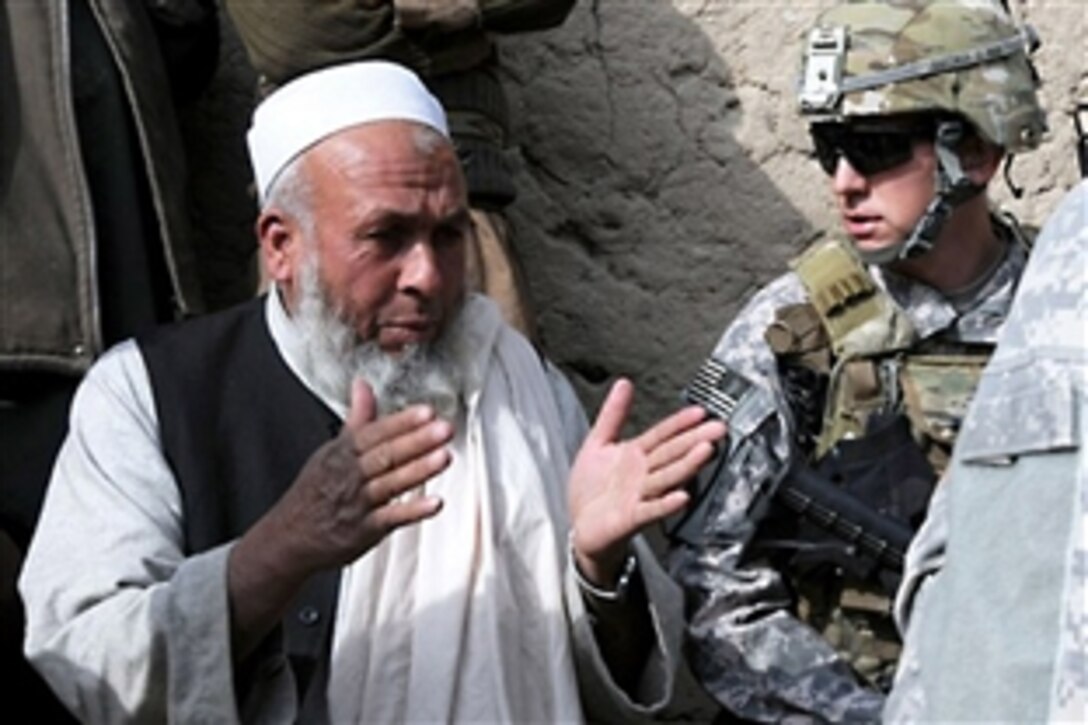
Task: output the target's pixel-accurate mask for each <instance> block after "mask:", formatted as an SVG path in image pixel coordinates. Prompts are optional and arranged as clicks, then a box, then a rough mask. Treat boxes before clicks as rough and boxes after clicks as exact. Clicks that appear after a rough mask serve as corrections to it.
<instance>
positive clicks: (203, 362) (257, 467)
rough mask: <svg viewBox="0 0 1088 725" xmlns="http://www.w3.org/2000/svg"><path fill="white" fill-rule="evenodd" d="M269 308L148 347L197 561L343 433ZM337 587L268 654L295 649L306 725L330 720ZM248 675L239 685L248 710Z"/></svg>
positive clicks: (325, 577) (320, 591) (222, 318)
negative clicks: (325, 715)
mask: <svg viewBox="0 0 1088 725" xmlns="http://www.w3.org/2000/svg"><path fill="white" fill-rule="evenodd" d="M264 304H265V300H264V298H263V297H261V298H259V299H256V300H252V301H250V302H247V303H245V304H243V305H240V306H238V307H234V308H231V309H229V310H226V311H224V312H221V313H218V314H214V315H208V316H205V317H201V318H198V319H195V320H191V321H188V322H184V323H181V324H178V325H172V326H169V327H164V328H160V329H158V330H156V331H154V332H152V333H151V334H149V335H147V336H145V337H143V338H141V339H140V340H139V347H140V350H141V352H142V354H143V358H144V361H145V362H146V364H147V370H148V374H149V376H150V380H151V388H152V391H153V393H154V398H155V406H156V409H157V412H158V420H159V435H160V438H161V444H162V449H163V453H164V455H165V458H166V461H167V463H168V464H169V466H170V469H171V471H172V472H173V474H174V477H175V479H176V480H177V485H178V488H179V489H180V492H181V501H182V513H183V526H184V536H185V540H184V542H183V544H182V546H183V549H184V551H185V553H186V555H191V554H196V553H199V552H202V551H206V550H208V549H211V548H214V547H216V546H219V545H220V544H223V543H226V542H228V541H231V540H232V539H235V538H238V537H239V536H241V535H242V534H243V533H244V532H245V531H246V530H247V529H249V527H250V526H252V525H253V523H254V522H255V521H256V520H257V519H259V518H260V517H261V516H262V515H263V514H264V513H265V512H266V511H267V510H268V509H269V508H271V507H272V505H273V504H274V503H275V502H276V501H277V500H278V499H279V498H280V496H281V495H282V494H283V493H284V491H286V490H287V488H288V487H290V485H291V483H292V481H294V479H295V476H296V475H297V474H298V472H299V471H300V470H301V469H302V466H303V464H304V463H305V462H306V460H307V458H309V456H310V454H311V453H313V451H314V450H316V449H317V448H318V447H319V446H321V445H322V444H324V443H325V442H326V441H328V440H329V439H330V438H332V437H334V436H336V435H337V433H338V432H339V430H340V427H341V422H340V420H339V419H338V418H337V417H336V415H335V414H334V413H333V412H332V411H330V410H329V409H328V408H327V407H326V406H325V405H324V404H323V403H322V402H321V401H320V400H318V399H317V398H316V397H314V395H313V394H312V393H310V392H309V391H308V390H307V389H306V388H305V387H304V386H303V385H302V383H301V382H299V380H298V379H297V378H296V377H295V376H294V374H293V373H292V372H291V371H290V369H288V367H287V365H286V364H285V363H284V361H283V359H282V358H281V357H280V354H279V351H278V350H277V349H276V347H275V345H274V343H273V341H272V338H271V336H270V334H269V331H268V327H267V325H266V323H265V319H264ZM338 585H339V572H338V571H333V572H327V573H325V574H322V575H319V576H316V577H314V578H313V579H311V580H310V581H309V582H308V583H307V585H306V587H305V588H304V589H303V591H302V592H301V594H300V595H299V597H298V599H297V600H296V601H295V602H294V603H293V605H292V607H291V608H290V609H289V610H288V611H289V613H288V616H287V617H286V618H285V619H284V621H283V622H282V625H281V627H282V631H283V634H284V635H285V636H284V638H283V640H281V638H280V636H279V632H274V633H273V634H272V635H270V636H269V637H268V638H267V639H266V641H265V642H264V643H263V644H262V646H261V651H262V652H268V651H269V650H271V649H274V648H276V647H279V646H280V642H281V641H284V642H286V648H287V652H288V654H289V655H290V662H291V667H292V669H293V670H294V674H295V677H296V681H297V682H298V685H299V701H300V702H301V703H303V704H302V709H303V714H302V715H301V716H300V718H301V719H304V720H305V721H306V722H312V721H314V719H315V716H316V711H314V710H313V708H315V707H316V708H319V711H320V710H323V708H324V687H325V677H324V673H325V665H326V664H327V660H328V652H329V641H330V640H329V638H330V634H331V624H332V617H333V614H334V612H335V606H336V596H337V587H338ZM261 659H262V657H261V656H260V652H259V653H258V654H257V655H255V656H254V657H252V658H251V660H252V661H253V662H259V661H260V660H261ZM315 672H316V673H317V676H316V677H315V676H314V675H315ZM249 675H250V673H247V672H237V673H236V686H237V689H238V692H239V693H240V694H239V697H240V699H241V698H244V693H245V691H246V689H247V688H246V681H247V678H248V676H249Z"/></svg>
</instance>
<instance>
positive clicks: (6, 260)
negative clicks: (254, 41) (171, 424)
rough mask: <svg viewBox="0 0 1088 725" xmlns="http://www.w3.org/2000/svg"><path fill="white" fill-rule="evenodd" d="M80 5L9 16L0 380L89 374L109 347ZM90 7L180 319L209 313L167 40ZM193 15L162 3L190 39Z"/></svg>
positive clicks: (31, 7) (126, 6) (147, 25)
mask: <svg viewBox="0 0 1088 725" xmlns="http://www.w3.org/2000/svg"><path fill="white" fill-rule="evenodd" d="M69 1H70V0H49V1H48V2H25V1H23V0H9V1H7V2H4V3H3V5H2V6H0V89H2V91H3V98H4V101H3V103H2V104H0V371H3V370H8V371H12V370H41V371H51V372H60V373H72V374H80V373H82V372H83V371H84V370H85V369H86V368H87V367H88V366H89V365H90V363H91V361H92V360H93V359H94V358H95V357H96V356H97V355H98V354H99V353H101V352H102V350H103V348H104V346H105V345H106V344H107V341H106V340H105V335H104V334H103V324H102V307H101V306H102V295H101V292H102V290H101V286H102V281H101V274H100V269H99V255H98V251H99V240H98V239H97V238H96V232H95V230H96V219H95V216H94V203H93V199H92V196H91V189H90V188H89V186H88V184H87V182H86V179H87V173H86V169H85V167H84V158H83V156H82V155H81V148H80V140H79V129H78V128H77V123H76V121H77V119H76V113H75V104H74V100H73V99H74V92H75V91H76V90H77V89H75V88H74V77H73V75H74V71H75V72H80V71H83V72H93V71H94V68H88V67H76V68H74V69H73V68H72V67H70V65H69V63H68V62H67V60H68V58H69V51H70V46H69V45H68V43H69V39H70V36H71V34H70V27H69V21H70V19H71V17H72V16H71V14H70V12H69V11H70V8H69V6H68V3H69ZM72 1H76V0H72ZM78 2H81V3H86V4H87V5H88V6H89V8H90V10H91V11H92V13H93V18H94V21H95V22H96V23H97V24H98V26H99V27H100V29H101V31H102V34H103V36H104V38H105V41H106V46H107V47H108V50H109V53H110V55H111V56H112V60H113V61H114V63H115V65H116V67H117V69H118V71H119V74H120V78H121V87H122V88H123V93H124V94H125V99H126V101H127V105H128V107H129V108H130V109H131V117H132V122H133V125H134V127H135V137H136V138H137V139H138V144H139V149H140V151H141V153H140V154H139V158H141V159H142V163H143V167H142V170H141V171H142V176H143V177H144V178H146V181H147V184H146V186H147V187H148V189H149V193H150V196H151V199H150V204H149V207H150V208H151V209H153V210H154V221H153V222H152V228H156V227H157V230H158V237H159V239H160V240H161V255H160V256H161V257H162V263H163V266H164V267H165V272H164V277H165V278H166V279H167V280H168V282H167V284H168V286H169V291H168V293H169V296H170V298H171V300H170V301H171V302H172V306H173V308H174V309H173V313H174V316H178V317H180V316H184V315H188V314H191V313H194V312H197V311H199V310H200V308H201V302H200V294H199V290H198V287H197V278H196V270H195V267H194V261H193V258H192V253H191V251H190V249H189V246H188V243H189V241H188V232H187V222H186V217H185V214H186V207H185V201H184V186H183V185H184V179H185V173H184V162H183V158H182V147H181V141H180V138H179V132H178V129H177V123H176V118H175V109H174V106H173V104H172V99H171V91H170V89H171V85H170V80H169V77H168V75H167V72H166V70H165V68H164V64H163V63H161V62H156V61H157V60H158V59H159V58H161V57H162V56H161V51H160V48H159V47H158V43H159V40H158V39H157V38H156V29H155V28H154V27H152V26H151V20H150V18H149V15H148V13H147V12H146V11H145V10H144V6H143V4H142V3H137V2H134V1H133V0H78ZM193 5H194V2H192V1H190V2H184V1H182V0H178V1H176V2H165V3H158V4H157V6H161V7H159V9H158V10H157V12H163V13H166V14H170V13H171V11H175V10H176V12H173V14H172V16H171V17H170V18H169V23H168V25H172V26H173V27H175V28H181V27H182V26H183V25H184V23H185V22H186V14H187V9H188V8H187V7H186V6H193ZM190 15H191V13H190ZM212 19H213V20H214V17H213V18H212ZM201 22H204V23H207V19H206V18H201ZM115 133H123V129H117V130H116V131H115ZM103 136H104V137H108V134H103ZM104 140H106V139H105V138H104ZM157 253H158V250H156V254H157ZM122 261H123V260H122Z"/></svg>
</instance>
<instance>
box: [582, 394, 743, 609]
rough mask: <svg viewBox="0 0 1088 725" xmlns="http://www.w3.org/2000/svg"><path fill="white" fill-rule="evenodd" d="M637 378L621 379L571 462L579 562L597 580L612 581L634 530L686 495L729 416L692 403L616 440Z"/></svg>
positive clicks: (681, 501)
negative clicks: (711, 415)
mask: <svg viewBox="0 0 1088 725" xmlns="http://www.w3.org/2000/svg"><path fill="white" fill-rule="evenodd" d="M633 399H634V386H633V385H632V384H631V382H630V381H628V380H624V379H621V380H619V381H617V382H616V383H615V384H614V385H613V386H612V389H611V390H610V391H609V393H608V397H607V398H606V399H605V401H604V404H603V405H602V406H601V410H600V412H599V413H598V415H597V420H596V421H595V422H594V424H593V428H592V429H591V430H590V431H589V435H588V436H587V438H586V441H585V443H583V444H582V448H581V450H580V451H579V452H578V456H577V458H576V459H575V461H574V466H573V468H572V469H571V474H570V479H569V484H568V486H569V488H568V496H569V500H570V514H571V525H572V545H573V548H574V556H575V563H576V565H577V566H578V570H579V571H580V572H581V574H582V576H583V577H585V578H586V579H587V580H589V582H590V583H592V584H594V585H595V586H601V587H603V588H611V587H612V586H613V584H614V583H615V581H616V578H617V577H618V575H619V571H620V567H621V566H622V565H623V560H624V558H625V557H626V554H627V544H628V541H629V540H630V538H631V537H632V536H633V535H634V534H636V533H638V532H639V531H640V530H641V529H642V527H644V526H646V525H647V524H649V523H652V522H654V521H659V520H661V519H663V518H665V517H667V516H671V515H672V514H674V513H676V512H677V511H679V510H680V509H682V508H683V507H684V506H685V505H686V504H687V502H688V498H689V496H688V493H687V491H685V490H684V489H683V488H682V486H683V484H685V483H686V482H687V481H689V480H690V479H691V478H692V477H693V476H694V475H695V474H696V473H697V472H698V470H699V468H700V467H701V466H702V465H703V464H704V463H706V461H707V460H708V459H709V458H710V456H711V454H712V453H713V451H714V442H715V441H717V440H719V439H721V438H722V437H723V436H724V435H725V424H724V423H722V422H721V421H718V420H710V421H708V420H706V412H705V411H704V410H703V409H702V408H700V407H698V406H692V407H689V408H684V409H683V410H681V411H679V412H677V413H674V414H672V415H670V416H669V417H667V418H665V419H664V420H662V421H660V422H658V423H657V424H656V425H654V426H653V427H651V428H650V429H649V430H647V431H646V432H644V433H642V434H641V435H639V436H638V437H636V438H632V439H630V440H625V441H621V440H619V436H620V433H621V431H622V429H623V425H624V423H625V422H626V421H627V416H628V414H629V413H630V410H631V404H632V401H633Z"/></svg>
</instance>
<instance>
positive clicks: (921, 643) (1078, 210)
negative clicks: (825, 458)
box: [885, 182, 1088, 722]
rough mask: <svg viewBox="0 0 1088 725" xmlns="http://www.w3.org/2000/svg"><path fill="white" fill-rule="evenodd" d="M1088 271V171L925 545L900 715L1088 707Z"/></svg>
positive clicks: (1052, 717)
mask: <svg viewBox="0 0 1088 725" xmlns="http://www.w3.org/2000/svg"><path fill="white" fill-rule="evenodd" d="M1086 269H1088V182H1082V183H1081V185H1080V186H1079V187H1078V188H1077V189H1075V190H1074V191H1073V192H1072V193H1071V194H1070V195H1069V196H1068V197H1067V198H1066V200H1065V201H1064V202H1063V203H1062V205H1061V206H1060V207H1059V208H1058V210H1057V211H1056V213H1055V214H1054V215H1053V216H1052V217H1051V219H1050V221H1049V222H1048V223H1047V225H1046V226H1045V227H1044V230H1043V232H1042V234H1041V236H1040V238H1039V241H1038V243H1037V245H1036V247H1035V251H1034V252H1033V254H1032V259H1031V264H1030V265H1029V266H1028V269H1027V272H1026V273H1025V275H1024V278H1023V281H1022V283H1021V286H1020V291H1019V292H1018V294H1017V298H1016V301H1015V303H1014V305H1013V309H1012V312H1011V314H1010V317H1009V322H1008V324H1007V325H1006V326H1005V328H1004V330H1003V332H1002V335H1001V338H1000V340H999V345H998V348H997V351H996V352H995V354H994V357H993V359H992V360H991V363H990V365H989V366H988V367H987V368H986V371H985V372H984V374H983V378H982V381H981V383H980V385H979V388H978V393H977V394H976V397H975V400H974V402H973V403H972V406H971V409H970V412H969V414H968V417H967V421H966V423H965V425H964V429H963V432H962V433H961V435H960V439H959V443H958V444H957V448H956V454H955V458H954V460H953V464H952V467H951V468H950V470H949V474H948V477H947V479H946V481H945V482H944V483H942V485H941V487H940V488H939V489H938V493H937V494H936V495H935V496H934V499H933V506H932V508H931V511H930V514H929V517H928V518H927V520H926V523H925V525H924V526H923V528H922V530H921V531H920V532H919V534H918V536H917V538H916V539H915V541H914V543H913V544H912V545H911V550H910V554H909V556H908V561H907V577H906V579H905V580H904V584H903V587H902V588H901V590H900V596H899V599H898V601H897V606H896V615H897V619H898V621H899V623H900V625H901V626H904V627H905V631H906V644H905V649H904V653H903V658H902V661H901V666H900V670H899V673H898V675H897V677H896V683H895V687H894V689H893V691H892V695H891V697H890V698H889V701H888V707H887V710H886V713H885V714H886V717H887V719H888V720H889V721H893V722H931V721H934V720H939V721H943V722H950V721H960V720H980V721H990V722H993V721H1003V722H1085V721H1086V719H1088V712H1086V710H1085V703H1086V694H1088V660H1086V651H1088V615H1086V612H1085V609H1086V606H1088V598H1086V597H1088V589H1086V587H1085V584H1086V578H1088V566H1086V564H1088V538H1086V535H1088V534H1086V532H1088V529H1086V527H1085V524H1086V520H1088V519H1086V516H1088V456H1086V455H1085V451H1086V450H1088V433H1086V431H1088V426H1086V423H1088V328H1086V324H1088V323H1086V322H1085V321H1086V320H1088V286H1086V285H1085V276H1084V275H1085V270H1086ZM946 564H947V565H946ZM967 653H975V654H976V656H966V655H967Z"/></svg>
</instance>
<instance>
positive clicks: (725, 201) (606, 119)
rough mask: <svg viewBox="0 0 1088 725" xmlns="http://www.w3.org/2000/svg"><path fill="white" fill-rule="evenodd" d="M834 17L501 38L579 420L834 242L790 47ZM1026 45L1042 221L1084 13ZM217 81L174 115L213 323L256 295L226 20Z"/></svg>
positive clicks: (695, 20)
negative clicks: (817, 242)
mask: <svg viewBox="0 0 1088 725" xmlns="http://www.w3.org/2000/svg"><path fill="white" fill-rule="evenodd" d="M832 2H833V0H581V2H580V3H579V4H578V5H577V6H576V7H575V9H574V11H573V13H572V15H571V16H570V18H569V19H568V21H567V22H566V23H565V24H564V25H563V26H562V27H560V28H557V29H555V30H552V31H548V32H545V33H536V34H530V35H522V36H512V37H508V38H504V39H503V40H502V42H501V46H500V50H501V56H502V58H503V61H504V68H505V73H504V82H505V84H506V86H507V88H508V90H509V93H510V97H511V101H512V110H513V116H514V118H515V125H516V141H517V144H516V146H515V147H514V148H512V149H511V152H510V158H511V162H512V163H513V164H514V166H515V167H516V169H517V179H518V184H519V188H520V197H519V199H518V201H517V202H516V203H515V205H514V207H513V209H512V211H511V218H512V220H513V223H514V225H515V229H516V238H515V240H514V243H515V247H516V249H517V251H518V254H519V256H520V258H521V260H522V265H523V267H524V270H525V273H526V276H527V279H528V282H529V285H530V290H531V294H532V299H533V302H534V305H535V307H536V310H537V313H538V317H539V322H540V331H541V338H542V343H543V345H544V347H545V349H546V351H547V353H548V354H549V355H550V356H551V357H552V358H553V359H554V360H555V361H556V362H558V363H559V364H560V365H561V366H562V367H563V368H564V369H565V370H566V371H567V372H568V373H569V374H570V376H571V378H572V380H573V381H574V383H575V385H576V387H577V389H578V391H579V393H580V394H581V395H582V397H583V400H584V401H585V403H586V405H587V408H588V409H589V410H590V411H593V410H595V409H596V406H597V404H598V403H599V401H600V399H601V396H602V395H603V393H604V392H605V391H606V390H607V385H608V383H609V382H610V381H611V380H613V379H614V378H615V377H616V376H619V375H625V376H629V377H631V378H632V379H633V380H634V381H635V383H636V385H637V389H638V391H639V393H638V397H637V399H636V407H635V412H634V416H633V422H634V423H635V424H638V425H641V424H643V423H645V422H647V421H649V420H650V419H651V418H654V417H657V416H659V415H660V414H662V413H664V412H667V411H669V410H671V409H672V408H674V407H675V406H676V405H677V401H678V395H679V391H680V390H681V389H682V387H683V386H684V384H685V382H686V381H687V380H688V379H689V378H690V376H691V375H692V373H693V372H694V370H695V369H696V368H697V366H698V365H699V364H700V363H701V361H702V360H703V358H704V357H705V356H706V355H707V354H708V353H709V351H710V349H711V348H712V347H713V344H714V342H715V341H716V339H717V337H718V336H719V334H720V333H721V331H722V330H723V328H724V327H725V325H726V324H727V323H728V322H729V320H730V319H731V318H732V317H733V315H734V314H735V313H736V312H737V311H738V309H739V307H740V306H741V305H742V304H743V303H744V301H745V300H746V299H747V298H748V297H749V296H750V295H751V294H752V293H753V292H754V290H756V289H757V288H758V287H759V286H760V285H762V284H764V283H765V282H767V281H768V280H770V279H771V278H772V277H773V276H775V275H776V274H778V273H779V272H780V271H781V270H782V269H783V267H784V263H785V261H786V260H787V259H788V258H789V257H790V256H792V255H793V254H795V253H797V252H798V251H799V250H801V249H802V248H803V247H804V246H805V245H806V244H808V243H809V242H811V241H813V240H814V239H817V238H819V237H821V236H823V235H825V234H834V233H836V228H837V227H836V224H837V222H836V218H835V215H834V213H833V209H832V201H831V195H830V193H829V192H828V189H827V181H826V177H824V176H823V174H822V173H821V172H820V170H819V169H818V168H817V166H816V164H815V163H814V162H813V161H812V160H811V158H810V157H809V144H808V137H807V134H806V131H805V125H804V123H803V122H802V121H801V119H800V118H799V117H798V115H797V113H796V110H795V99H794V93H793V89H794V85H795V79H796V76H797V71H798V67H799V59H800V49H801V38H802V36H803V35H804V33H805V31H806V30H807V29H808V28H809V27H810V25H811V24H812V21H813V19H814V18H815V16H816V14H817V13H818V12H819V11H820V9H821V8H824V7H827V6H828V5H830V4H832ZM1010 4H1011V6H1012V12H1013V13H1014V15H1015V16H1016V17H1017V18H1019V19H1020V20H1022V21H1025V22H1029V23H1031V24H1033V25H1034V26H1035V27H1036V29H1037V30H1038V31H1039V34H1040V36H1041V37H1042V40H1043V46H1042V48H1041V50H1040V51H1039V53H1038V54H1037V55H1036V60H1037V65H1038V68H1039V71H1040V74H1041V75H1042V77H1043V79H1044V82H1045V85H1044V87H1043V90H1042V100H1043V103H1044V104H1045V106H1046V108H1047V109H1048V111H1049V122H1050V126H1051V133H1050V137H1049V138H1048V139H1047V141H1046V142H1045V144H1044V145H1043V146H1042V148H1041V149H1039V150H1038V151H1036V152H1034V153H1032V154H1030V155H1025V156H1023V157H1022V158H1018V159H1017V162H1016V163H1015V165H1014V166H1013V169H1012V177H1013V180H1014V181H1015V182H1016V183H1017V184H1018V185H1020V186H1022V187H1024V190H1025V193H1024V196H1023V198H1021V199H1018V200H1017V199H1013V198H1012V195H1011V194H1010V193H1009V192H1008V190H1007V188H1006V185H1005V183H1004V182H1003V181H1002V180H1001V179H997V180H996V181H995V183H994V184H993V190H994V194H993V196H994V198H995V199H996V200H997V201H998V202H1000V203H1001V204H1003V205H1005V206H1007V208H1009V209H1011V210H1012V211H1014V212H1015V213H1016V214H1018V215H1019V216H1020V217H1021V219H1022V220H1023V221H1025V222H1026V223H1028V224H1038V223H1040V222H1041V221H1042V219H1043V218H1044V217H1045V214H1046V212H1047V210H1049V209H1050V208H1051V207H1052V206H1053V205H1054V204H1055V202H1056V201H1057V199H1058V198H1059V197H1060V195H1061V193H1062V192H1063V191H1064V190H1065V189H1067V188H1069V187H1070V186H1071V185H1072V184H1073V183H1074V182H1075V180H1076V178H1077V174H1078V172H1077V167H1076V160H1075V156H1074V153H1073V149H1074V128H1073V124H1072V121H1071V119H1070V116H1069V112H1070V110H1071V109H1072V108H1073V104H1074V101H1075V99H1077V98H1078V97H1080V98H1085V99H1088V0H1011V2H1010ZM223 22H224V49H223V55H222V63H221V67H220V70H219V73H218V75H217V76H216V79H215V81H214V83H213V86H212V88H211V89H210V90H209V92H208V94H207V96H206V97H205V98H204V100H203V101H202V102H201V103H200V104H199V105H198V106H197V107H196V108H194V109H189V110H188V111H186V113H185V116H184V118H183V121H184V128H185V130H186V136H187V138H188V142H189V151H190V158H191V160H192V167H193V177H194V203H195V205H196V216H197V218H198V221H199V225H200V229H199V232H200V241H201V245H202V254H203V256H204V259H205V262H206V264H205V266H206V269H207V273H206V276H207V278H208V281H209V287H210V289H211V291H212V297H213V299H212V301H213V304H215V305H217V306H218V305H221V304H225V303H226V302H230V301H233V300H235V299H239V298H241V297H244V296H246V295H248V294H250V293H251V292H252V289H253V280H254V272H253V263H254V260H255V256H254V251H255V244H254V241H253V234H252V222H253V215H254V204H253V201H252V198H251V194H250V192H249V189H248V183H249V170H248V166H247V163H246V160H245V155H244V145H243V140H242V137H243V132H244V129H245V127H246V124H247V122H248V119H247V116H248V112H249V108H250V106H251V103H252V98H253V84H254V77H253V72H252V70H251V69H250V68H249V67H248V65H247V63H246V59H245V54H244V53H243V52H242V51H241V49H240V47H239V46H238V43H237V40H236V38H235V37H234V36H233V34H232V32H231V29H230V27H229V18H228V17H227V16H226V15H225V14H224V16H223Z"/></svg>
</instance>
